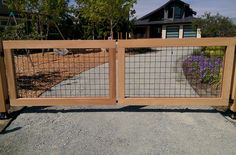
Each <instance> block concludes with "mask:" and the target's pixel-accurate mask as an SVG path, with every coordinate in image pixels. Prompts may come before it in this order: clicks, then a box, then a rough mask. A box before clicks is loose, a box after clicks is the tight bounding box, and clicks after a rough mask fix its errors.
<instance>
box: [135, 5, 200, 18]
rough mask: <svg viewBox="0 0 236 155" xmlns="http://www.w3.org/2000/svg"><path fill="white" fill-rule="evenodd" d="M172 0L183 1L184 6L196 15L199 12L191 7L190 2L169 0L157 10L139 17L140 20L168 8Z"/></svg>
mask: <svg viewBox="0 0 236 155" xmlns="http://www.w3.org/2000/svg"><path fill="white" fill-rule="evenodd" d="M172 2H179V3H182V4H183V5H184V6H186V7H189V9H190V10H191V11H192V13H193V14H194V15H196V14H197V13H196V12H195V11H193V10H192V9H191V8H190V5H189V4H187V3H185V2H183V1H181V0H169V1H168V2H167V3H165V4H164V5H162V6H161V7H160V8H157V9H156V10H154V11H152V12H150V13H148V14H147V15H145V16H143V17H141V18H139V19H138V20H145V19H146V18H148V17H149V16H151V15H153V14H155V13H156V12H158V11H160V10H161V9H164V8H166V7H167V6H168V5H169V4H171V3H172Z"/></svg>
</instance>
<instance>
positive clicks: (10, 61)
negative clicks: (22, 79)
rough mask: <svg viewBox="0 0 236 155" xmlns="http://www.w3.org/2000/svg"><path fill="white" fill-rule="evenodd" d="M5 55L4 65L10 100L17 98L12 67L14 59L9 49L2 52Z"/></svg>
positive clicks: (13, 68)
mask: <svg viewBox="0 0 236 155" xmlns="http://www.w3.org/2000/svg"><path fill="white" fill-rule="evenodd" d="M4 54H5V63H6V73H7V83H8V89H9V96H10V99H16V98H17V90H16V79H15V67H14V58H13V51H12V50H10V49H5V50H4Z"/></svg>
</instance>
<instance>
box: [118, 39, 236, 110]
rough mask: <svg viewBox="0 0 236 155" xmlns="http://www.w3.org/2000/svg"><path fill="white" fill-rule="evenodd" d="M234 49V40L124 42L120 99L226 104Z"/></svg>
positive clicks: (127, 101) (141, 102) (126, 101)
mask: <svg viewBox="0 0 236 155" xmlns="http://www.w3.org/2000/svg"><path fill="white" fill-rule="evenodd" d="M140 53H141V54H140ZM234 53H235V38H234V39H233V38H216V39H166V40H156V39H149V40H128V41H127V40H120V41H119V46H118V60H119V61H118V62H119V63H118V66H119V72H118V88H119V89H118V94H119V95H118V98H119V103H121V104H126V105H171V106H174V105H195V106H226V105H228V103H229V97H230V94H231V92H230V91H231V80H232V71H233V66H234ZM217 63H218V64H217ZM217 80H218V81H217ZM214 84H215V86H214ZM211 87H212V88H211ZM214 87H215V88H214ZM208 89H209V90H208ZM204 91H205V92H204Z"/></svg>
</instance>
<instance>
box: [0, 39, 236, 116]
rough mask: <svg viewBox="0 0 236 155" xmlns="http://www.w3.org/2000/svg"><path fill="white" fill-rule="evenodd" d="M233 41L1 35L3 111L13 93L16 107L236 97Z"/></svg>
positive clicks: (215, 101)
mask: <svg viewBox="0 0 236 155" xmlns="http://www.w3.org/2000/svg"><path fill="white" fill-rule="evenodd" d="M235 43H236V39H235V38H204V39H165V40H163V39H143V40H119V41H118V42H117V45H116V42H115V41H98V40H94V41H82V40H78V41H75V40H74V41H36V40H35V41H24V40H22V41H3V49H4V59H5V66H6V75H7V83H8V84H7V85H6V78H5V71H4V70H5V68H4V65H2V64H1V66H0V67H1V68H0V69H1V76H0V97H1V99H0V102H1V103H0V110H1V111H0V112H5V111H7V106H6V103H7V101H6V99H7V98H8V94H9V101H10V104H11V105H12V106H51V105H65V106H67V105H107V104H108V105H111V104H115V103H116V102H117V101H118V104H122V105H170V106H177V105H186V106H188V105H195V106H227V105H228V104H229V100H230V96H232V99H234V98H235V95H234V94H235V90H236V85H235V80H233V79H235V77H236V76H234V75H233V74H234V73H235V72H234V70H235V59H234V57H235ZM116 46H117V47H116ZM116 48H117V59H116V50H115V49H116ZM1 53H2V52H1ZM116 60H118V66H117V68H118V76H117V77H118V78H117V79H118V86H117V88H118V96H116ZM0 63H3V54H1V59H0ZM7 90H8V91H7ZM233 107H235V104H234V106H233ZM233 109H234V108H233Z"/></svg>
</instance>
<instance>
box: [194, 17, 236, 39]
mask: <svg viewBox="0 0 236 155" xmlns="http://www.w3.org/2000/svg"><path fill="white" fill-rule="evenodd" d="M193 26H194V27H195V28H200V29H201V33H202V37H231V36H236V26H235V25H234V24H233V22H232V21H231V20H230V19H229V18H228V17H224V16H222V15H220V14H216V15H211V13H205V14H204V15H203V16H202V17H201V18H199V19H196V20H195V21H194V22H193Z"/></svg>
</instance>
